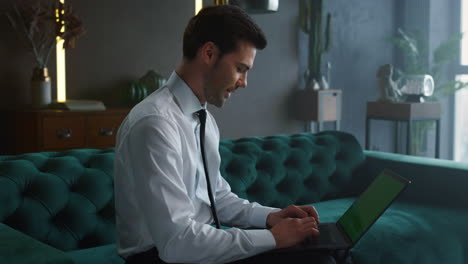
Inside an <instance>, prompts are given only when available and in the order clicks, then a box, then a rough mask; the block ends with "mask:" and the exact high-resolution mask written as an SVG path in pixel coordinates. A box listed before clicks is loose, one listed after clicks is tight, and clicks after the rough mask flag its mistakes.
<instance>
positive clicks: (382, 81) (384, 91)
mask: <svg viewBox="0 0 468 264" xmlns="http://www.w3.org/2000/svg"><path fill="white" fill-rule="evenodd" d="M377 86H378V88H379V99H378V101H380V102H399V101H401V98H402V93H401V91H400V90H399V89H398V83H397V82H395V81H394V80H393V65H391V64H385V65H382V66H380V67H379V69H378V70H377Z"/></svg>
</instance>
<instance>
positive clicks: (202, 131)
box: [196, 109, 220, 229]
mask: <svg viewBox="0 0 468 264" xmlns="http://www.w3.org/2000/svg"><path fill="white" fill-rule="evenodd" d="M196 114H197V116H198V118H199V119H200V148H201V154H202V159H203V168H204V169H205V177H206V185H207V188H208V196H209V198H210V203H211V213H212V214H213V218H214V221H215V224H216V228H218V229H219V228H220V225H219V220H218V215H217V214H216V206H215V202H214V198H213V191H212V190H211V183H210V177H209V176H208V167H207V166H206V157H205V123H206V110H205V109H202V110H200V111H197V112H196Z"/></svg>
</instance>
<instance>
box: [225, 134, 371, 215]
mask: <svg viewBox="0 0 468 264" xmlns="http://www.w3.org/2000/svg"><path fill="white" fill-rule="evenodd" d="M219 149H220V153H221V157H222V161H221V168H220V170H221V174H222V175H223V176H224V177H225V178H226V180H227V181H228V182H229V183H230V185H231V188H232V190H233V192H235V193H236V194H238V195H239V196H240V197H242V198H246V199H248V200H250V201H256V202H259V203H260V204H263V205H268V206H273V207H280V208H283V207H286V206H288V205H290V204H309V203H314V202H318V201H322V200H329V199H333V198H335V197H339V196H342V195H343V194H344V193H343V192H344V191H346V190H347V188H345V187H346V185H347V184H348V183H349V182H350V180H351V177H352V174H353V171H354V169H355V168H357V167H358V166H359V165H360V164H361V163H362V162H363V161H364V154H363V152H362V149H361V146H360V145H359V143H358V142H357V140H356V139H355V138H354V137H353V136H352V135H350V134H347V133H343V132H337V131H326V132H321V133H317V134H311V133H302V134H297V135H279V136H270V137H247V138H241V139H237V140H223V141H221V143H220V148H219Z"/></svg>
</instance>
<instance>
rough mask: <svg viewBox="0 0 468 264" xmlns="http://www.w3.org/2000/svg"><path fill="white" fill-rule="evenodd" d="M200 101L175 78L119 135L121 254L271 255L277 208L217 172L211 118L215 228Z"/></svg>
mask: <svg viewBox="0 0 468 264" xmlns="http://www.w3.org/2000/svg"><path fill="white" fill-rule="evenodd" d="M202 108H203V106H201V105H200V101H199V100H198V98H197V97H196V96H195V94H194V93H193V92H192V90H191V89H190V88H189V87H188V86H187V84H186V83H185V82H184V81H183V80H182V79H181V78H180V77H179V76H178V75H177V73H175V72H173V73H172V75H171V77H170V78H169V80H168V81H167V83H166V85H165V86H164V87H161V88H160V89H158V90H157V91H156V92H154V93H152V94H151V95H149V96H148V97H147V98H145V99H144V100H143V101H142V102H140V103H139V104H138V105H136V106H135V107H134V108H133V109H132V111H131V112H130V113H129V114H128V116H127V117H126V118H125V120H124V121H123V123H122V125H121V127H120V129H119V132H118V134H117V143H116V148H115V164H114V175H115V180H114V185H115V186H114V188H115V210H116V224H117V246H118V252H119V254H120V255H121V256H123V257H127V256H129V255H132V254H135V253H138V252H142V251H146V250H148V249H150V248H152V247H154V246H155V247H156V248H157V249H158V251H159V256H160V258H161V259H162V260H164V261H166V262H169V263H225V262H230V261H234V260H238V259H241V258H246V257H250V256H253V255H256V254H258V253H261V252H264V251H267V250H270V249H273V248H274V247H275V240H274V237H273V235H272V234H271V232H270V231H268V230H266V229H264V228H265V225H266V217H267V215H268V214H269V213H271V212H273V211H276V210H278V209H275V208H271V207H265V206H261V205H259V204H257V203H249V202H248V201H247V200H244V199H241V198H239V197H238V196H237V195H235V194H234V193H232V192H231V189H230V186H229V184H228V183H227V182H226V180H224V178H223V177H222V176H221V174H220V172H219V167H220V162H221V158H220V155H219V151H218V146H219V139H220V138H219V131H218V127H217V125H216V122H215V120H214V118H213V116H212V115H211V114H210V113H209V112H208V115H207V120H206V129H205V130H206V132H205V136H206V138H205V154H206V158H207V163H208V164H207V166H208V171H209V176H210V181H211V184H212V185H213V186H212V190H213V193H214V197H215V203H216V207H217V213H218V217H219V220H220V222H221V223H222V224H224V225H230V226H236V227H240V228H259V229H248V230H244V229H239V228H230V229H227V230H220V229H216V228H214V227H213V226H211V224H212V223H213V217H212V214H211V210H210V202H209V198H208V192H207V185H206V179H205V173H204V170H203V163H202V158H201V154H200V150H199V136H198V135H199V134H198V133H199V125H200V124H199V120H198V117H197V116H196V115H195V112H196V111H198V110H200V109H202Z"/></svg>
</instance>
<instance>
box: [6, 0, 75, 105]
mask: <svg viewBox="0 0 468 264" xmlns="http://www.w3.org/2000/svg"><path fill="white" fill-rule="evenodd" d="M59 7H61V9H60V10H62V11H61V12H59V14H58V15H59V16H60V19H59V20H57V19H56V10H59ZM7 17H8V19H9V21H10V23H11V25H12V27H13V28H14V29H15V30H17V31H18V32H19V33H20V34H22V35H23V36H24V38H25V40H26V42H27V45H28V48H29V49H30V50H31V52H32V53H33V55H34V59H35V64H36V65H35V68H34V70H33V76H32V80H31V89H32V91H31V94H32V100H33V101H32V105H33V106H34V107H45V106H46V105H47V104H48V103H50V101H51V100H50V97H51V95H50V93H51V91H50V90H51V89H50V77H49V76H48V71H47V65H48V63H49V58H50V53H51V52H52V50H53V47H54V46H55V44H56V38H57V37H60V38H62V39H64V43H63V46H64V47H68V46H72V45H73V44H74V40H75V39H77V38H78V37H80V36H81V35H82V34H83V33H84V28H83V25H82V23H81V20H80V19H79V18H78V17H77V16H76V15H75V14H74V13H73V11H72V9H71V7H63V6H62V5H61V4H60V2H59V1H50V0H38V1H33V2H31V1H17V4H15V5H14V6H13V11H12V12H10V13H7ZM63 26H64V27H66V28H67V30H66V31H62V30H61V28H62V27H63ZM46 75H47V76H46Z"/></svg>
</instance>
